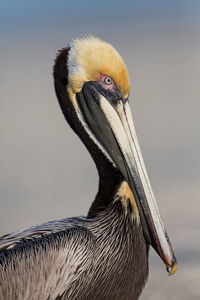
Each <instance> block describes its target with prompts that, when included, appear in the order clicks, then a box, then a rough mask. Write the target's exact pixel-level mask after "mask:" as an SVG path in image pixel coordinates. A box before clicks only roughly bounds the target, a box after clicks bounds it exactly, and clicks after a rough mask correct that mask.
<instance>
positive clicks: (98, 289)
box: [0, 36, 177, 300]
mask: <svg viewBox="0 0 200 300" xmlns="http://www.w3.org/2000/svg"><path fill="white" fill-rule="evenodd" d="M53 74H54V84H55V91H56V95H57V98H58V102H59V105H60V107H61V110H62V112H63V114H64V116H65V119H66V120H67V122H68V123H69V125H70V126H71V127H72V129H73V130H74V131H75V133H76V134H77V135H78V136H79V137H80V139H81V140H82V142H83V143H84V144H85V146H86V148H87V150H88V151H89V153H90V154H91V156H92V158H93V160H94V162H95V165H96V167H97V170H98V174H99V187H98V192H97V195H96V197H95V200H94V202H93V203H92V205H91V207H90V209H89V212H88V215H87V217H74V218H66V219H62V220H56V221H51V222H47V223H44V224H42V225H37V226H33V227H30V228H28V229H25V230H22V231H19V232H16V233H11V234H8V235H5V236H3V237H1V238H0V252H1V254H0V299H1V300H21V299H23V300H26V299H27V300H31V299H33V300H47V299H48V300H50V299H56V300H58V299H67V300H72V299H73V300H101V299H102V300H112V299H113V300H119V299H120V300H123V299H124V300H128V299H131V300H136V299H138V298H139V296H140V294H141V292H142V289H143V287H144V285H145V283H146V281H147V277H148V272H149V271H148V269H149V268H148V253H149V247H150V245H151V246H152V247H153V248H154V249H155V251H156V252H157V253H158V255H159V256H160V257H161V259H162V260H163V262H164V264H165V265H166V268H167V271H168V272H169V273H170V274H173V273H174V272H175V271H176V269H177V261H176V258H175V255H174V252H173V249H172V246H171V244H170V241H169V238H168V235H167V232H166V230H165V227H164V224H163V222H162V219H161V217H160V214H159V210H158V207H157V204H156V201H155V198H154V194H153V191H152V188H151V185H150V182H149V179H148V176H147V172H146V169H145V165H144V162H143V158H142V154H141V150H140V147H139V143H138V140H137V136H136V132H135V128H134V124H133V120H132V114H131V110H130V106H129V93H130V82H129V76H128V72H127V69H126V65H125V63H124V61H123V59H122V58H121V56H120V55H119V53H118V52H117V51H116V50H115V49H114V47H113V46H111V45H110V44H109V43H107V42H104V41H102V40H100V39H99V38H95V37H92V36H90V37H87V38H83V39H78V40H74V41H73V42H71V43H69V44H68V46H67V47H66V48H64V49H62V50H60V51H59V53H58V55H57V58H56V60H55V65H54V73H53ZM70 201H73V202H74V203H75V202H76V199H71V200H70Z"/></svg>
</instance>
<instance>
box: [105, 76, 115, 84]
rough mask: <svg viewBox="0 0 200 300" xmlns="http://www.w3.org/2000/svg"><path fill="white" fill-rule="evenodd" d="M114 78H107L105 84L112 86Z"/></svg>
mask: <svg viewBox="0 0 200 300" xmlns="http://www.w3.org/2000/svg"><path fill="white" fill-rule="evenodd" d="M112 82H113V81H112V78H110V77H109V76H107V77H106V78H105V79H104V83H105V84H107V85H110V84H112Z"/></svg>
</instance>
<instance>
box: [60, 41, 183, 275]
mask: <svg viewBox="0 0 200 300" xmlns="http://www.w3.org/2000/svg"><path fill="white" fill-rule="evenodd" d="M59 61H60V62H61V63H60V64H59ZM63 62H64V63H63ZM56 66H57V67H56V68H55V69H54V78H55V89H56V93H57V97H58V100H59V103H60V106H61V109H62V111H63V113H64V115H65V118H66V119H67V121H68V122H69V124H70V125H71V127H72V128H73V129H74V131H75V132H76V133H77V134H78V135H79V136H80V138H81V139H82V141H83V142H84V143H85V145H86V147H87V148H88V150H89V151H90V153H91V154H92V156H93V157H94V160H95V151H96V149H98V151H99V152H101V153H102V154H103V157H104V158H105V160H107V161H108V162H109V164H110V165H112V168H113V169H115V170H117V172H119V173H120V174H121V176H122V177H123V184H121V186H120V189H118V191H117V192H116V193H117V194H116V197H115V198H114V201H116V199H117V195H120V194H123V195H124V193H125V194H127V198H129V199H130V202H131V205H132V208H133V212H134V216H135V218H136V220H137V223H141V226H142V229H143V234H144V237H145V239H146V241H147V243H149V244H151V245H152V247H153V248H154V249H155V251H156V252H157V253H158V254H159V256H160V257H161V258H162V260H163V261H164V263H165V265H166V267H167V270H168V272H169V273H170V274H173V273H174V272H175V271H176V269H177V262H176V259H175V256H174V253H173V249H172V247H171V244H170V241H169V238H168V235H167V232H166V230H165V227H164V224H163V222H162V219H161V216H160V214H159V210H158V207H157V204H156V201H155V197H154V194H153V191H152V188H151V184H150V181H149V178H148V175H147V172H146V169H145V165H144V161H143V158H142V154H141V150H140V147H139V143H138V140H137V136H136V132H135V128H134V123H133V119H132V114H131V110H130V106H129V94H130V82H129V76H128V72H127V68H126V65H125V63H124V61H123V59H122V58H121V56H120V55H119V53H118V52H117V51H116V50H115V49H114V48H113V47H112V46H111V45H110V44H108V43H106V42H104V41H102V40H100V39H98V38H94V37H88V38H85V39H81V40H74V41H73V42H72V43H70V44H69V45H68V47H67V48H65V49H63V50H61V52H60V55H58V58H57V64H56ZM96 160H97V159H96ZM95 162H96V161H95ZM96 164H97V165H98V166H99V165H100V163H99V162H98V163H97V162H96ZM108 184H109V183H108Z"/></svg>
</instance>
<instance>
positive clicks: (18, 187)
mask: <svg viewBox="0 0 200 300" xmlns="http://www.w3.org/2000/svg"><path fill="white" fill-rule="evenodd" d="M0 6H1V7H0V39H1V41H0V53H1V55H0V66H1V67H0V234H4V233H7V232H11V231H16V230H19V229H22V228H24V227H28V226H30V225H33V224H37V223H42V222H45V221H47V220H53V219H60V218H63V217H67V216H75V215H82V214H86V212H87V210H88V208H89V206H90V203H91V202H92V200H93V198H94V196H95V193H96V191H97V183H98V178H97V172H96V170H95V167H94V164H93V162H92V160H91V158H90V156H89V154H88V153H87V151H86V150H85V148H84V146H83V145H82V143H81V142H80V141H79V139H78V138H77V137H76V136H75V135H74V133H73V132H72V131H71V129H70V128H69V127H68V125H67V124H66V122H65V121H64V118H63V116H62V114H61V111H60V108H59V106H58V103H57V100H56V97H55V93H54V88H53V80H52V65H53V60H54V58H55V54H56V51H57V50H58V49H60V48H62V47H64V46H66V45H67V42H68V41H70V40H71V39H72V38H76V37H82V36H84V35H86V34H88V33H92V34H93V35H95V36H99V37H101V38H102V39H104V40H107V41H109V42H110V43H112V44H113V45H114V46H115V47H116V48H117V50H118V51H119V52H120V54H121V55H122V56H123V58H124V59H125V61H126V63H127V66H128V69H129V73H130V79H131V84H132V93H131V97H130V101H131V103H132V104H131V105H132V111H133V115H134V120H135V124H136V129H137V133H138V137H139V140H140V144H141V147H142V150H143V155H144V159H145V162H146V166H147V169H148V172H149V176H150V179H151V183H152V186H153V188H154V192H155V194H156V199H157V202H158V205H159V208H160V211H161V214H162V216H163V219H164V221H165V224H166V227H167V229H168V233H169V236H170V238H171V241H172V244H173V246H174V250H175V253H176V256H177V259H178V261H179V270H178V272H177V273H176V275H174V276H170V277H169V276H167V273H166V272H165V268H164V265H163V263H162V262H161V260H160V258H159V257H158V256H157V255H156V254H154V253H153V250H152V251H151V254H150V280H149V281H148V284H147V287H146V289H145V290H144V293H143V295H142V297H141V300H151V299H152V300H165V299H172V300H175V299H185V300H188V299H190V300H195V299H200V234H199V232H200V197H199V195H200V193H199V189H200V187H199V186H200V176H199V174H200V159H199V153H200V126H199V115H200V82H199V79H200V56H199V53H200V34H199V32H200V2H199V1H171V0H170V1H143V0H142V1H139V0H138V1H128V0H125V1H123V2H122V1H117V0H115V1H114V0H112V1H104V0H102V1H89V0H88V1H87V0H85V1H81V0H79V1H77V0H76V1H67V0H66V1H53V0H49V1H45V0H44V1H39V0H35V1H26V0H24V1H22V0H18V1H10V0H4V1H1V3H0Z"/></svg>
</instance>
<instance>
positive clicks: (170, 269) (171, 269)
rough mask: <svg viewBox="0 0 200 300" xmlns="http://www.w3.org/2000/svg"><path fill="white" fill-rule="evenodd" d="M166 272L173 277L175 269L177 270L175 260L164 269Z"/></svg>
mask: <svg viewBox="0 0 200 300" xmlns="http://www.w3.org/2000/svg"><path fill="white" fill-rule="evenodd" d="M166 269H167V272H168V273H169V275H173V274H174V273H175V272H176V271H177V269H178V263H177V260H176V259H175V258H174V260H173V261H172V263H171V264H170V265H168V266H167V267H166Z"/></svg>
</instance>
